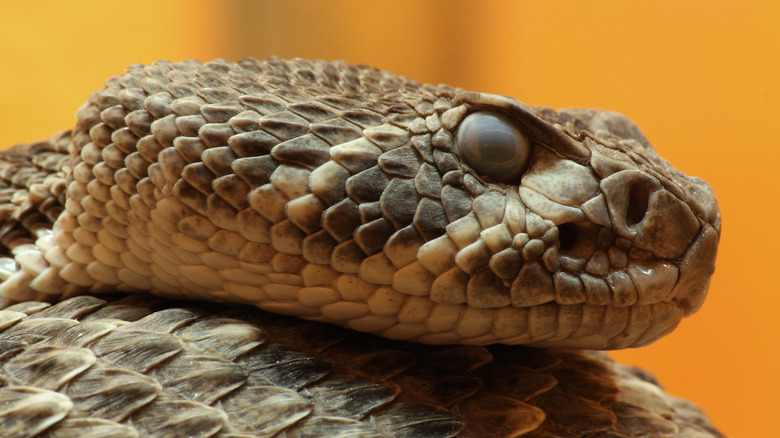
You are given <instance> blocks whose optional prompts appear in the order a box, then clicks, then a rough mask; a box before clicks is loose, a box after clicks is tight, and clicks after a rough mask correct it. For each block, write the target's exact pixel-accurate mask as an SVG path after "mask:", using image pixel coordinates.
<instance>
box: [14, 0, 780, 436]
mask: <svg viewBox="0 0 780 438" xmlns="http://www.w3.org/2000/svg"><path fill="white" fill-rule="evenodd" d="M778 21H780V3H778V2H774V1H769V0H767V1H763V2H762V1H752V2H734V1H724V0H708V1H688V2H674V1H660V2H624V1H621V0H594V1H589V2H570V1H497V0H488V1H482V2H473V1H466V0H442V1H430V0H429V1H420V0H403V1H399V0H396V1H373V2H363V1H357V0H355V1H351V0H344V1H339V0H329V1H317V0H311V1H304V0H296V1H290V0H287V1H282V0H276V1H250V0H247V1H231V0H227V1H222V2H209V1H198V0H188V1H183V0H181V1H167V2H161V1H157V0H133V1H117V0H114V1H112V2H104V1H97V0H83V1H80V2H61V1H54V0H49V1H36V2H3V3H2V5H0V54H1V56H2V57H1V58H0V145H2V147H8V146H11V145H13V144H15V143H19V142H26V141H30V140H35V139H40V138H45V137H48V136H49V135H50V134H52V133H53V132H55V131H57V130H61V129H67V128H69V127H71V126H72V125H73V123H74V116H73V115H74V113H75V111H76V110H77V109H78V107H79V106H80V105H81V104H82V102H83V101H84V100H85V99H86V97H87V95H88V94H89V93H90V92H91V91H93V90H94V89H97V88H99V87H101V85H102V83H103V81H104V80H105V79H106V78H108V77H110V76H113V75H116V74H119V73H121V72H122V71H123V70H124V68H125V67H126V66H127V65H130V64H133V63H138V62H141V63H150V62H153V61H154V60H157V59H161V58H165V59H170V60H173V61H178V60H182V59H186V58H199V59H201V60H209V59H213V58H227V59H230V60H236V59H239V58H242V57H247V56H253V57H257V58H264V57H267V56H271V55H278V56H282V57H306V58H323V59H327V60H333V59H344V60H347V61H350V62H355V63H364V64H370V65H373V66H376V67H379V68H382V69H387V70H391V71H393V72H396V73H398V74H402V75H405V76H409V77H411V78H414V79H416V80H418V81H421V82H430V83H448V84H451V85H454V86H458V87H463V88H467V89H470V90H473V91H485V92H492V93H498V94H505V95H510V96H514V97H517V98H518V99H520V100H522V101H524V102H526V103H529V104H533V105H546V106H550V107H553V108H561V107H597V108H603V109H610V110H615V111H619V112H622V113H624V114H626V115H628V116H629V117H630V118H632V119H633V120H634V121H635V122H637V123H638V124H639V126H641V127H642V128H643V130H644V131H645V134H646V135H647V137H648V138H649V139H650V141H651V142H652V143H653V144H654V145H655V147H656V149H657V150H658V151H659V153H660V155H662V156H663V157H664V158H666V159H667V160H669V161H671V162H672V163H674V165H675V166H676V167H677V168H679V169H680V170H682V171H684V172H685V173H687V174H689V175H696V176H699V177H702V178H704V179H705V180H707V181H708V182H709V183H710V184H711V185H712V186H713V188H714V190H715V193H716V194H717V195H718V199H719V201H720V206H721V209H722V213H723V217H724V231H723V235H722V239H721V246H720V255H719V259H718V267H717V272H716V275H715V278H714V281H713V283H712V287H711V289H710V297H709V300H708V301H707V303H705V305H704V307H703V309H702V310H701V311H700V313H699V314H697V315H695V316H694V317H692V318H690V319H688V320H686V321H684V322H683V324H682V325H681V326H680V328H679V329H678V330H677V331H676V332H675V333H673V334H672V335H671V336H669V337H667V338H665V339H663V340H661V341H659V342H657V343H656V344H654V345H652V346H650V347H647V348H642V349H638V350H630V351H624V352H615V353H614V354H613V357H615V358H616V359H618V360H620V361H622V362H627V363H631V364H634V365H639V366H642V367H644V368H646V369H649V370H651V371H652V372H653V373H654V374H655V375H656V376H657V377H658V378H659V379H660V381H661V382H662V383H663V384H664V385H665V387H666V389H667V390H668V391H669V392H671V393H674V394H676V395H679V396H682V397H685V398H688V399H691V400H693V401H695V402H696V403H698V404H699V405H700V406H702V407H703V408H704V409H705V410H706V411H707V413H708V414H709V415H710V416H711V417H712V419H713V421H714V422H715V424H716V425H718V426H719V427H720V428H721V429H722V430H723V431H724V432H725V433H726V434H728V435H730V436H768V435H769V434H770V431H775V429H776V428H775V426H774V425H775V423H776V421H777V418H776V417H775V415H777V414H776V409H777V408H778V405H779V404H778V401H777V397H776V395H777V394H778V393H780V378H778V370H780V348H778V344H779V343H780V342H779V341H778V335H780V312H779V311H778V309H779V304H780V293H779V292H780V287H778V284H777V283H778V281H779V280H778V275H775V274H776V272H778V271H779V270H780V267H778V262H780V257H778V256H777V254H778V251H779V249H778V248H780V232H778V221H777V214H778V212H779V211H780V210H779V208H780V207H778V201H779V200H780V199H779V196H778V191H780V183H778V173H780V172H778V170H777V168H778V162H780V147H778V139H777V130H778V118H780V74H779V73H780V63H778V59H780V26H778V24H777V23H778Z"/></svg>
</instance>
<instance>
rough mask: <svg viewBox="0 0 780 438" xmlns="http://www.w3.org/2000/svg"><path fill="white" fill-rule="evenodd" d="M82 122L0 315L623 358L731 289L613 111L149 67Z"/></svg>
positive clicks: (424, 89)
mask: <svg viewBox="0 0 780 438" xmlns="http://www.w3.org/2000/svg"><path fill="white" fill-rule="evenodd" d="M77 116H78V118H79V122H78V124H77V125H76V127H75V129H74V130H73V135H72V139H71V143H70V145H69V150H70V159H69V161H68V162H67V165H65V166H64V167H63V168H62V169H61V170H62V173H63V175H64V177H63V176H58V175H55V176H53V177H52V178H51V179H48V180H47V181H48V183H47V184H49V185H46V184H43V185H40V184H38V185H36V188H35V190H34V191H35V193H42V194H43V195H46V193H49V194H50V195H51V196H52V197H57V199H58V200H59V201H60V203H61V204H62V205H64V211H62V213H61V214H60V215H59V216H58V217H57V219H56V223H55V224H54V227H53V230H52V231H51V232H48V231H47V232H46V233H42V234H41V235H40V236H39V238H38V241H37V242H36V247H35V248H34V251H33V250H31V251H28V252H27V253H25V254H20V255H19V256H18V258H17V259H16V262H15V263H17V264H18V266H19V267H20V268H21V269H20V270H19V271H18V272H16V273H14V274H13V277H12V278H9V279H8V280H7V281H5V282H3V283H2V284H0V294H5V295H6V296H12V297H15V298H19V299H21V300H29V299H33V298H35V299H38V297H43V298H45V299H57V298H60V297H63V296H69V295H73V294H77V293H85V292H91V293H102V292H114V291H116V290H121V291H134V292H144V291H148V292H151V293H153V294H157V295H161V296H165V297H177V298H187V299H192V298H195V299H209V300H220V301H233V302H240V303H248V304H253V305H255V306H257V307H260V308H262V309H264V310H268V311H273V312H277V313H284V314H291V315H297V316H299V317H302V318H309V319H314V320H318V321H328V322H331V323H335V324H339V325H342V326H348V327H350V328H353V329H356V330H361V331H365V332H370V333H375V334H379V335H382V336H385V337H389V338H394V339H406V340H416V341H420V342H425V343H432V344H445V343H464V344H489V343H496V342H500V343H506V344H529V345H537V346H562V347H577V348H622V347H628V346H638V345H643V344H647V343H649V342H652V341H654V340H655V339H658V338H659V337H660V336H662V335H664V334H666V333H668V332H669V331H670V330H672V329H673V328H674V327H675V326H676V325H677V324H678V323H679V322H680V320H681V319H682V317H683V316H685V315H688V314H691V313H693V312H694V311H696V310H697V309H698V308H699V307H700V306H701V304H702V301H703V300H704V297H705V295H706V291H707V287H708V284H709V280H710V276H711V274H712V271H713V267H714V262H715V253H716V247H717V243H718V239H719V233H720V215H719V212H718V207H717V203H716V201H715V198H714V196H713V194H712V191H711V190H710V188H709V187H708V186H707V185H706V184H705V183H704V182H703V181H701V180H698V179H695V178H689V177H686V176H684V175H683V174H681V173H680V172H678V171H676V170H674V169H673V168H672V167H671V166H670V165H669V164H668V163H667V162H665V161H663V160H662V159H660V158H659V157H658V156H657V155H656V153H655V152H654V151H653V149H652V147H650V145H649V143H648V142H647V140H646V139H645V138H644V136H643V135H642V134H641V132H640V131H639V129H638V128H637V127H636V126H635V125H634V124H633V123H631V122H629V121H628V120H627V119H626V118H624V117H622V116H619V115H617V114H614V113H609V112H604V111H592V110H565V111H558V112H556V111H552V110H549V109H544V108H532V107H529V106H527V105H525V104H523V103H521V102H519V101H517V100H515V99H512V98H509V97H503V96H495V95H489V94H481V93H472V92H466V91H462V90H459V89H455V88H452V87H448V86H445V85H442V86H432V85H423V84H420V83H418V82H415V81H412V80H410V79H407V78H403V77H399V76H396V75H394V74H392V73H389V72H382V71H379V70H377V69H373V68H371V67H367V66H356V65H350V64H346V63H343V62H335V63H328V62H324V61H306V60H301V59H296V60H290V61H285V60H282V59H279V58H271V59H268V60H266V61H258V60H254V59H246V60H242V61H240V62H238V63H230V62H227V61H222V60H218V61H214V62H211V63H208V64H202V63H200V62H197V61H185V62H183V63H171V62H167V61H161V62H158V63H156V64H154V65H152V66H143V65H135V66H132V67H130V68H129V70H128V73H127V74H125V75H123V76H119V77H116V78H112V79H110V80H109V81H107V83H106V87H105V88H104V89H103V90H99V91H97V92H95V93H93V95H92V96H91V97H90V98H89V100H88V101H87V103H86V104H85V105H84V106H83V107H82V108H81V109H80V110H79V112H78V113H77ZM43 195H41V196H39V197H38V198H35V199H39V198H40V199H46V196H43Z"/></svg>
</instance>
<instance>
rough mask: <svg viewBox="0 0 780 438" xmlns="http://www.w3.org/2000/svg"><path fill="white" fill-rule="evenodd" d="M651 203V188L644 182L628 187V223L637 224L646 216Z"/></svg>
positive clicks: (630, 224)
mask: <svg viewBox="0 0 780 438" xmlns="http://www.w3.org/2000/svg"><path fill="white" fill-rule="evenodd" d="M649 203H650V190H649V188H648V187H647V186H646V185H644V184H637V183H634V184H631V186H630V187H629V189H628V209H627V210H626V225H628V226H629V227H630V226H633V225H636V224H638V223H640V222H642V220H643V219H644V218H645V215H646V214H647V208H648V205H649Z"/></svg>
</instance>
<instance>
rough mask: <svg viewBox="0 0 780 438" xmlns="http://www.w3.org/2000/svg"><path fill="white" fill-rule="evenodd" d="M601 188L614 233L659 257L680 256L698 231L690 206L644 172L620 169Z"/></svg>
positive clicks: (602, 182) (602, 183) (697, 223)
mask: <svg viewBox="0 0 780 438" xmlns="http://www.w3.org/2000/svg"><path fill="white" fill-rule="evenodd" d="M601 189H602V191H603V192H604V195H605V197H606V200H607V207H608V210H609V215H610V217H611V219H612V223H613V225H614V229H615V232H616V233H617V234H618V235H619V236H621V237H624V238H627V239H630V240H631V241H633V243H634V245H636V246H638V247H639V248H642V249H646V250H649V251H652V252H653V253H654V254H655V255H656V256H658V257H660V258H664V259H676V258H679V257H681V256H682V255H683V253H684V252H685V250H686V249H687V248H688V246H689V245H690V243H691V242H692V241H693V239H694V237H696V235H697V234H698V232H699V229H700V224H699V221H698V220H697V219H696V216H695V215H694V213H693V211H691V209H690V207H688V205H686V204H685V203H684V202H682V201H681V200H679V199H678V198H677V197H676V196H675V195H673V194H672V193H671V192H669V191H667V190H666V189H664V187H663V186H662V185H661V183H660V182H658V180H656V179H655V178H653V177H652V176H650V175H648V174H646V173H644V172H640V171H638V170H624V171H621V172H617V173H615V174H613V175H610V176H609V177H607V178H605V179H603V180H602V181H601Z"/></svg>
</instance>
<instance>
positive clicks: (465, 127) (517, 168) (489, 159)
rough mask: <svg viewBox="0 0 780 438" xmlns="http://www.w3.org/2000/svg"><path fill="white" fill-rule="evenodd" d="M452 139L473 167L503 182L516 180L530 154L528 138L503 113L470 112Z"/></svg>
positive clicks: (524, 167) (480, 172) (463, 157)
mask: <svg viewBox="0 0 780 438" xmlns="http://www.w3.org/2000/svg"><path fill="white" fill-rule="evenodd" d="M455 143H456V144H457V147H458V152H459V153H460V156H461V158H462V159H463V160H464V161H465V162H466V164H468V165H469V166H471V168H472V169H474V170H475V171H477V172H478V173H479V174H480V175H484V176H487V177H489V178H491V179H493V180H496V181H500V182H504V183H517V182H518V181H519V179H520V176H521V175H522V174H523V172H525V169H526V167H527V166H528V161H529V160H530V158H531V142H530V141H528V138H527V137H526V136H525V134H523V133H522V132H521V131H520V130H519V129H518V128H517V126H516V125H515V123H514V122H513V121H512V119H510V118H509V117H507V116H505V115H503V114H496V113H489V112H485V111H480V112H476V113H472V114H469V115H468V116H466V117H465V118H464V119H463V121H461V123H460V127H458V132H457V134H456V135H455Z"/></svg>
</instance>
